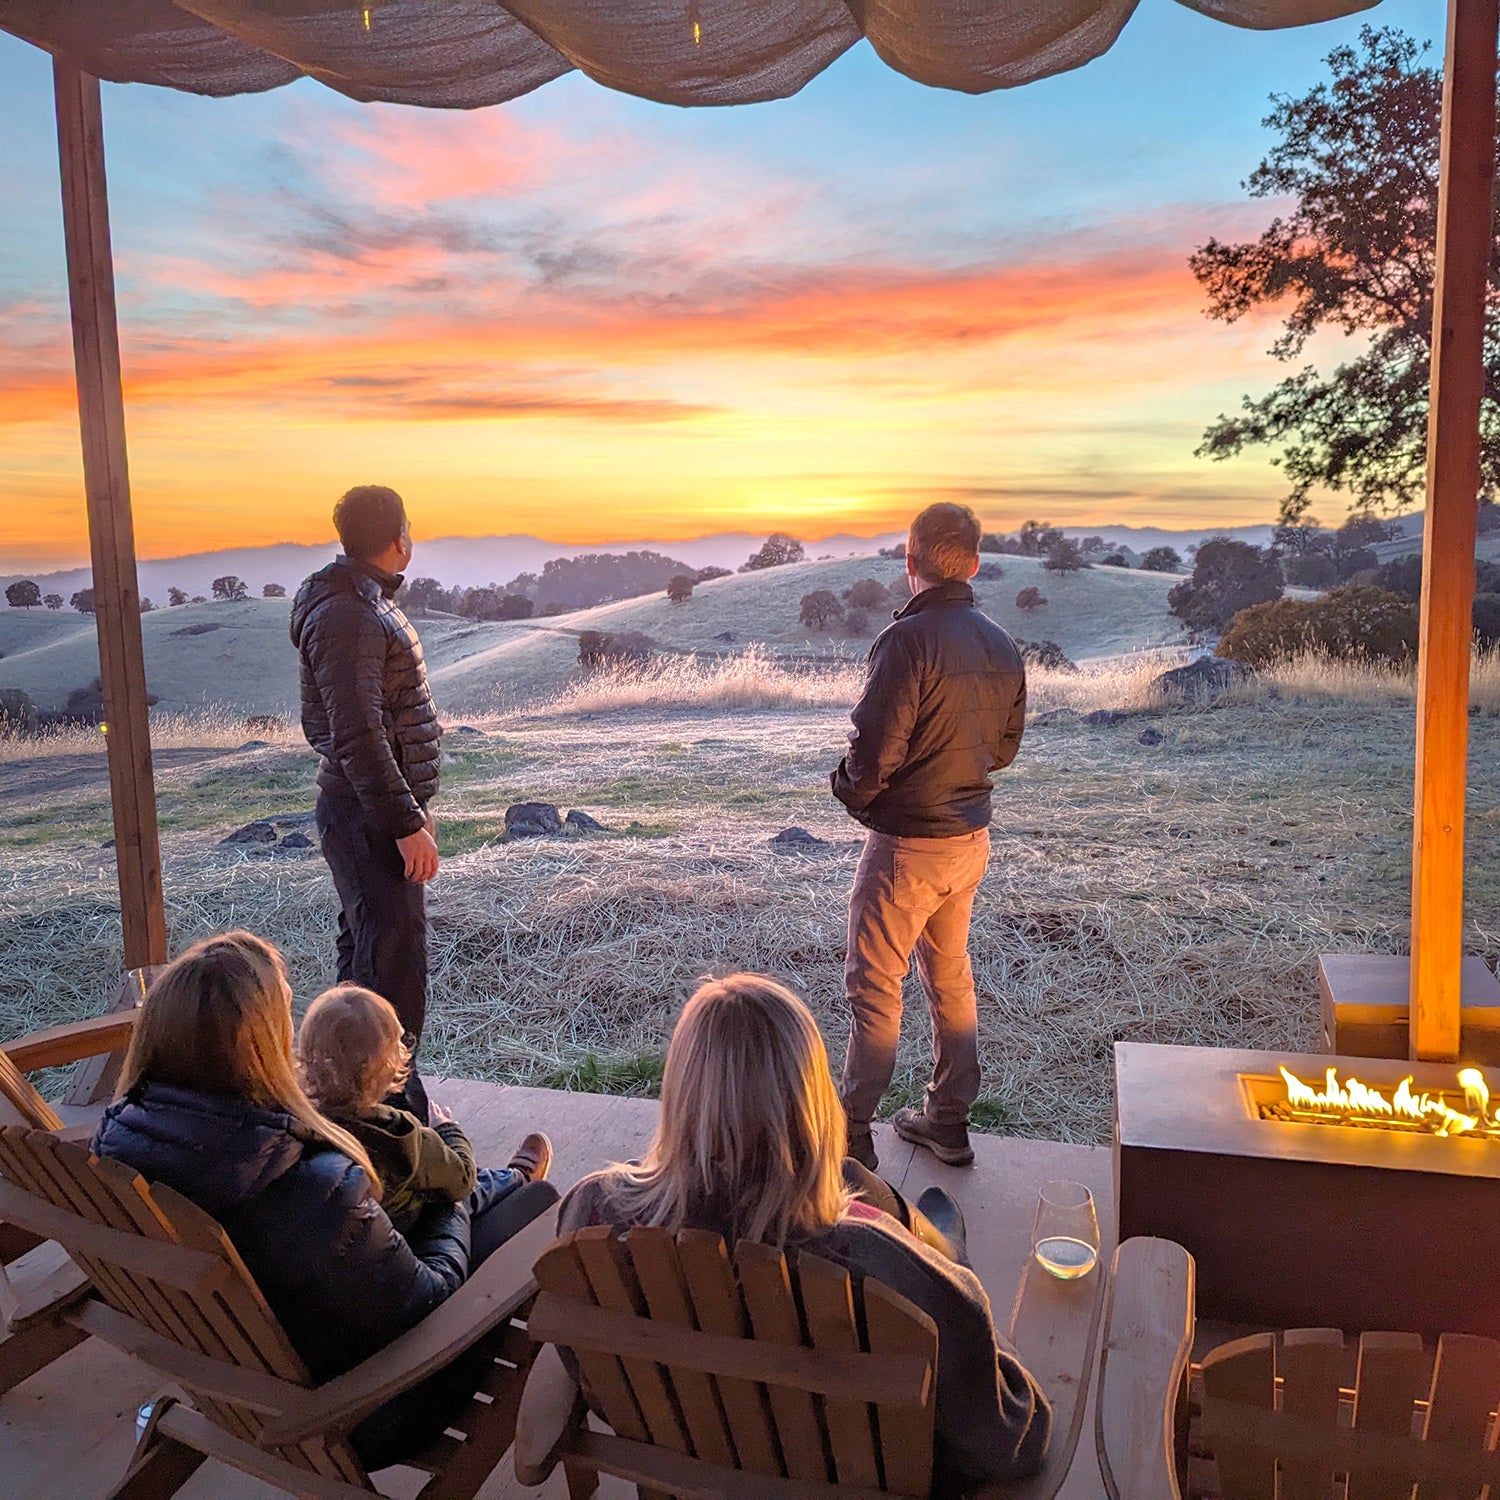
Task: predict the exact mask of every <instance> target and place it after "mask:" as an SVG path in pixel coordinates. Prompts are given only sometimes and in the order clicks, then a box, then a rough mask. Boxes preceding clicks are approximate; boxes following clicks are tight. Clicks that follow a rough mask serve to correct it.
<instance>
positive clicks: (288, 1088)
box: [93, 932, 557, 1469]
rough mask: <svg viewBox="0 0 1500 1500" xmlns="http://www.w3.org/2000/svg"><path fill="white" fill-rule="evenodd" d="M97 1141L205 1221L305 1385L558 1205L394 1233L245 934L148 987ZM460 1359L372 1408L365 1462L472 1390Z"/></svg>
mask: <svg viewBox="0 0 1500 1500" xmlns="http://www.w3.org/2000/svg"><path fill="white" fill-rule="evenodd" d="M93 1149H94V1150H95V1151H96V1152H97V1153H98V1154H99V1155H100V1156H108V1157H112V1158H114V1159H115V1160H116V1161H120V1162H124V1163H125V1165H126V1166H128V1167H131V1168H133V1169H134V1170H135V1171H137V1172H139V1173H140V1174H141V1176H142V1177H144V1178H146V1179H147V1180H148V1181H149V1182H160V1183H165V1184H166V1185H167V1186H168V1187H171V1188H173V1189H175V1190H176V1191H177V1192H179V1193H181V1194H182V1195H183V1197H184V1198H187V1199H189V1200H190V1201H191V1202H193V1203H196V1204H197V1205H198V1207H199V1208H201V1209H204V1210H205V1211H206V1212H208V1213H210V1214H212V1215H213V1216H214V1218H216V1219H217V1220H218V1221H219V1223H220V1224H221V1225H222V1226H223V1228H224V1231H225V1233H226V1234H228V1236H229V1239H230V1241H231V1243H232V1244H233V1245H234V1248H235V1249H236V1250H237V1251H238V1252H239V1254H240V1257H241V1258H242V1259H243V1260H244V1262H245V1265H246V1267H247V1268H248V1269H249V1271H250V1274H251V1275H252V1276H253V1277H254V1278H255V1282H256V1285H257V1286H258V1287H259V1288H260V1290H261V1293H262V1294H263V1295H264V1297H265V1299H266V1301H267V1303H269V1304H270V1308H271V1311H272V1312H274V1313H275V1314H276V1317H277V1319H278V1320H279V1321H280V1323H281V1326H282V1328H283V1329H284V1330H285V1331H286V1335H287V1337H288V1338H289V1339H290V1340H291V1343H292V1347H293V1348H294V1349H295V1350H296V1351H297V1353H298V1354H299V1355H301V1357H302V1361H303V1363H304V1364H305V1365H306V1366H307V1369H308V1373H309V1374H310V1375H311V1376H312V1378H313V1380H314V1381H318V1382H321V1381H324V1380H328V1379H330V1378H332V1377H333V1376H335V1375H339V1374H342V1373H343V1372H344V1371H346V1370H350V1369H353V1367H354V1366H355V1365H357V1364H359V1363H360V1361H361V1360H363V1359H365V1358H367V1357H368V1356H369V1355H371V1354H374V1353H375V1352H376V1351H377V1350H378V1349H382V1348H384V1347H385V1345H387V1344H388V1343H390V1342H391V1341H392V1340H393V1339H395V1338H396V1337H398V1336H399V1335H400V1334H403V1333H405V1332H406V1331H407V1330H408V1329H409V1328H413V1327H415V1326H416V1325H417V1324H418V1323H420V1322H421V1321H422V1319H423V1318H425V1317H426V1316H427V1314H428V1313H429V1312H431V1311H432V1310H433V1308H435V1307H436V1306H437V1305H438V1304H439V1303H440V1302H442V1301H443V1300H444V1299H445V1298H447V1297H449V1296H451V1295H452V1294H453V1293H454V1292H455V1291H457V1290H458V1288H459V1287H460V1286H461V1285H462V1284H463V1282H464V1280H465V1279H466V1278H467V1276H468V1274H469V1272H470V1271H471V1270H472V1269H473V1268H474V1267H475V1266H477V1265H478V1264H479V1263H480V1261H481V1260H483V1259H484V1257H485V1256H486V1255H487V1254H488V1253H490V1252H491V1251H492V1250H494V1249H495V1248H496V1247H497V1246H498V1245H499V1244H500V1243H501V1242H502V1241H503V1240H505V1239H506V1238H508V1237H509V1236H510V1235H512V1234H514V1233H515V1232H516V1231H517V1230H518V1229H520V1228H522V1227H523V1226H524V1225H525V1224H527V1223H529V1222H530V1221H531V1220H532V1219H534V1218H536V1217H537V1215H539V1214H541V1213H542V1212H544V1211H545V1210H546V1209H547V1208H548V1207H549V1206H550V1205H551V1204H553V1203H555V1202H556V1201H557V1192H556V1189H555V1188H553V1186H552V1185H551V1183H548V1182H528V1183H525V1184H524V1185H522V1186H519V1187H518V1188H516V1190H515V1191H513V1192H511V1193H510V1194H509V1196H507V1197H506V1198H504V1199H503V1201H501V1202H499V1203H497V1204H495V1205H494V1206H493V1207H490V1208H488V1210H487V1211H483V1212H479V1211H474V1210H473V1209H472V1208H471V1201H470V1200H469V1199H460V1201H458V1202H456V1203H455V1202H448V1203H437V1204H432V1205H430V1206H429V1207H428V1208H427V1209H426V1211H425V1212H424V1213H423V1214H422V1215H421V1217H420V1218H419V1219H418V1220H417V1221H416V1223H415V1225H414V1227H413V1228H412V1229H411V1230H409V1231H408V1233H407V1234H406V1235H403V1234H401V1233H399V1232H398V1231H397V1229H396V1228H395V1226H394V1225H393V1224H392V1223H391V1220H390V1218H389V1216H388V1215H387V1214H386V1212H385V1210H384V1209H383V1208H382V1207H381V1206H380V1193H381V1182H380V1177H379V1174H378V1172H377V1171H376V1169H375V1167H374V1166H373V1164H372V1163H371V1161H370V1157H369V1155H368V1153H367V1152H366V1151H365V1148H364V1147H363V1146H362V1145H361V1144H360V1143H359V1142H358V1141H357V1140H356V1139H355V1138H354V1136H353V1135H352V1134H350V1132H349V1131H347V1130H344V1129H343V1128H341V1127H340V1126H338V1125H335V1124H334V1123H333V1122H332V1121H331V1120H329V1119H328V1118H327V1117H326V1116H325V1115H323V1114H322V1113H320V1112H319V1110H318V1109H317V1108H316V1107H315V1106H314V1105H313V1103H312V1102H311V1100H309V1099H308V1097H307V1095H306V1093H305V1092H304V1091H303V1088H302V1085H301V1083H300V1082H299V1081H298V1078H297V1070H296V1066H295V1063H294V1061H293V1056H292V992H291V988H290V986H289V985H288V984H287V977H286V969H285V967H284V966H283V964H282V961H281V955H280V954H279V953H278V952H277V951H276V949H275V948H273V947H272V946H271V945H270V944H269V943H267V942H264V941H263V940H262V939H260V938H258V937H255V936H254V935H253V934H251V933H248V932H227V933H225V934H224V935H223V936H222V937H215V938H209V939H207V940H206V941H204V942H201V943H195V944H194V945H193V946H192V947H191V948H189V949H188V950H187V951H186V952H185V953H183V954H182V956H181V957H180V958H178V959H177V960H175V962H173V963H171V964H169V965H168V966H167V967H166V969H165V970H163V972H162V973H161V974H160V975H158V976H157V979H156V981H155V983H154V984H152V986H151V989H150V991H149V992H148V993H147V995H146V1001H145V1005H144V1006H143V1007H142V1010H141V1015H140V1019H139V1021H138V1022H137V1023H136V1028H135V1035H134V1036H133V1038H132V1039H131V1043H130V1050H129V1052H128V1053H127V1054H126V1057H125V1066H124V1070H123V1072H122V1074H121V1077H120V1097H119V1098H118V1099H116V1100H115V1102H114V1103H113V1104H112V1105H110V1107H109V1108H108V1109H107V1110H106V1111H105V1112H104V1118H103V1120H101V1121H100V1124H99V1128H98V1130H97V1131H96V1132H95V1134H94V1142H93ZM483 1357H485V1356H484V1355H483V1353H482V1351H481V1353H480V1354H479V1355H474V1354H473V1351H471V1353H470V1356H463V1357H460V1359H459V1360H457V1361H455V1362H454V1364H452V1365H450V1366H448V1367H447V1368H445V1369H442V1370H439V1371H438V1372H437V1373H436V1374H435V1375H432V1376H430V1377H429V1378H428V1379H427V1380H426V1381H424V1382H423V1383H422V1384H421V1385H419V1386H416V1387H415V1388H414V1389H412V1390H410V1391H407V1392H405V1393H404V1394H403V1395H401V1396H397V1397H396V1398H395V1399H394V1400H393V1401H390V1402H388V1403H387V1404H386V1405H385V1406H383V1407H381V1408H380V1409H379V1410H378V1411H376V1412H374V1413H372V1414H371V1415H370V1416H368V1417H366V1418H365V1419H364V1420H363V1421H362V1422H361V1423H360V1424H359V1425H358V1426H357V1427H356V1428H355V1429H354V1430H353V1432H351V1433H350V1441H351V1443H352V1444H353V1446H354V1449H355V1451H356V1452H357V1453H358V1454H359V1456H360V1458H361V1459H362V1460H363V1462H364V1463H365V1465H366V1467H367V1468H371V1469H376V1468H383V1467H385V1466H386V1465H388V1464H392V1463H397V1462H399V1461H400V1459H401V1458H403V1457H404V1456H405V1455H406V1454H408V1453H411V1452H413V1451H415V1450H416V1449H417V1448H419V1447H421V1446H422V1445H423V1444H424V1443H426V1442H428V1441H430V1440H431V1439H432V1438H435V1437H436V1436H437V1435H438V1434H439V1433H441V1432H442V1430H443V1429H444V1427H446V1426H447V1424H448V1421H449V1420H450V1419H451V1418H452V1417H453V1416H454V1415H456V1413H457V1411H458V1410H459V1409H460V1407H461V1405H462V1403H463V1402H465V1401H467V1399H468V1397H469V1396H470V1394H471V1393H472V1392H473V1390H474V1379H475V1378H476V1376H477V1372H478V1363H477V1362H478V1360H480V1359H481V1358H483Z"/></svg>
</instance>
